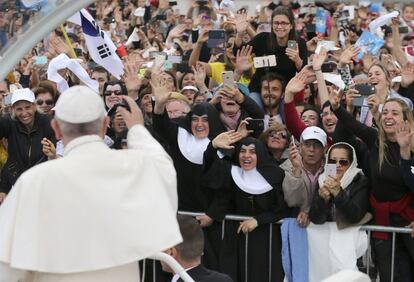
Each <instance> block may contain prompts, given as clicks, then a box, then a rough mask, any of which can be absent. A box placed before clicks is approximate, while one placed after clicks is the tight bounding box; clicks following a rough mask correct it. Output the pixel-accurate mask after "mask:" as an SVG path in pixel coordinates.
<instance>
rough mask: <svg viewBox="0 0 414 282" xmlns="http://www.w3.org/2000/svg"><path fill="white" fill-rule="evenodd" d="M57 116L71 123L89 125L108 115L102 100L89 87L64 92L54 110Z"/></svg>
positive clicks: (75, 87) (72, 88)
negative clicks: (88, 123)
mask: <svg viewBox="0 0 414 282" xmlns="http://www.w3.org/2000/svg"><path fill="white" fill-rule="evenodd" d="M53 110H54V111H55V116H56V117H57V118H58V119H59V120H62V121H65V122H69V123H75V124H78V123H87V122H91V121H94V120H97V119H99V118H101V117H104V116H105V115H106V111H105V106H104V103H103V100H102V98H101V97H100V96H99V94H97V93H96V92H95V91H93V90H92V89H90V88H89V87H87V86H74V87H71V88H69V89H67V90H66V91H64V92H63V93H62V94H61V95H60V97H59V99H58V100H57V102H56V106H55V107H54V108H53Z"/></svg>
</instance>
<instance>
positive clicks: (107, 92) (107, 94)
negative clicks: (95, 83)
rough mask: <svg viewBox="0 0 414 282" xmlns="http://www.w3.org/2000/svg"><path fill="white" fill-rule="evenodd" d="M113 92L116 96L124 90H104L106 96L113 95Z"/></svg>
mask: <svg viewBox="0 0 414 282" xmlns="http://www.w3.org/2000/svg"><path fill="white" fill-rule="evenodd" d="M112 93H114V94H115V95H116V96H119V95H122V92H121V91H120V90H113V91H111V90H106V91H105V92H104V96H111V95H112Z"/></svg>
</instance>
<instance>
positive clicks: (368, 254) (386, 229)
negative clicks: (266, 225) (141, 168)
mask: <svg viewBox="0 0 414 282" xmlns="http://www.w3.org/2000/svg"><path fill="white" fill-rule="evenodd" d="M178 214H181V215H189V216H194V217H196V216H201V215H205V214H204V213H198V212H186V211H179V212H178ZM251 218H252V217H250V216H241V215H233V214H229V215H226V216H225V218H224V220H223V221H222V228H221V237H222V238H224V227H225V224H226V223H225V222H226V221H227V220H233V221H243V220H247V219H251ZM282 222H283V220H280V221H278V222H276V223H274V224H281V223H282ZM272 226H273V224H270V229H269V282H270V281H271V269H272V268H271V267H270V266H271V264H272V240H271V238H272V236H273V228H272ZM361 230H364V231H367V232H368V250H367V252H366V254H365V256H366V264H367V275H368V276H369V272H370V264H371V232H373V231H380V232H388V233H392V253H391V282H393V281H394V259H395V237H396V234H397V233H400V234H409V233H411V229H410V228H399V227H389V226H378V225H363V226H361ZM245 236H246V243H245V258H244V263H245V271H246V272H245V282H249V281H248V273H247V269H248V268H247V265H248V262H249V261H248V247H249V233H246V234H245ZM154 265H155V264H154ZM154 268H155V266H154ZM153 282H156V276H155V269H154V275H153Z"/></svg>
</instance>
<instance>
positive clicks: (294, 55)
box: [285, 45, 301, 64]
mask: <svg viewBox="0 0 414 282" xmlns="http://www.w3.org/2000/svg"><path fill="white" fill-rule="evenodd" d="M285 53H286V55H287V56H288V57H289V59H290V60H291V61H293V62H294V63H295V64H298V62H299V61H300V60H301V58H300V56H299V49H298V46H297V45H296V49H291V48H286V51H285Z"/></svg>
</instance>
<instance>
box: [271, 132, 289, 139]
mask: <svg viewBox="0 0 414 282" xmlns="http://www.w3.org/2000/svg"><path fill="white" fill-rule="evenodd" d="M269 137H271V138H282V139H287V135H286V133H284V132H281V131H279V132H270V133H269Z"/></svg>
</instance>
